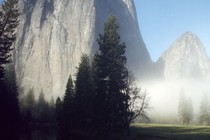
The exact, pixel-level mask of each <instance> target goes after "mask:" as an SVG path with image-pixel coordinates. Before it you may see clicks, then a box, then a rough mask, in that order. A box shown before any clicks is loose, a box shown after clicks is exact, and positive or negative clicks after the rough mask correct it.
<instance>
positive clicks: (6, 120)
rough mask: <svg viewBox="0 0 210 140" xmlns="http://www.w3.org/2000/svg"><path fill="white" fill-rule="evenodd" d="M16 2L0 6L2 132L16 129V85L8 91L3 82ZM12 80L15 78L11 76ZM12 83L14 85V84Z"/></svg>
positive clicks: (15, 23)
mask: <svg viewBox="0 0 210 140" xmlns="http://www.w3.org/2000/svg"><path fill="white" fill-rule="evenodd" d="M17 3H18V0H5V1H4V2H3V4H1V6H0V111H1V112H2V113H1V114H0V123H1V126H0V129H1V128H3V129H1V130H4V131H1V133H2V134H3V133H5V134H7V133H13V132H12V131H16V130H15V129H14V128H12V127H13V126H14V125H15V124H16V123H17V119H15V118H13V117H17V118H18V116H19V111H18V106H17V105H18V104H17V102H18V101H17V92H16V91H17V90H16V87H14V88H12V89H11V90H9V91H8V88H7V87H8V86H7V83H6V82H5V68H6V65H7V64H8V63H9V62H11V54H12V50H13V48H12V47H11V46H12V43H13V42H14V40H15V36H16V33H15V30H16V27H17V26H18V24H19V12H18V8H17ZM13 80H15V79H14V78H13ZM14 82H16V81H14ZM14 82H12V83H14ZM13 85H15V86H16V84H13ZM13 90H16V91H13ZM9 136H12V135H11V134H10V135H9ZM11 139H12V138H11Z"/></svg>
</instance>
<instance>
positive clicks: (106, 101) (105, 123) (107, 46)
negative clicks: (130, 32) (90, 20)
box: [95, 16, 128, 132]
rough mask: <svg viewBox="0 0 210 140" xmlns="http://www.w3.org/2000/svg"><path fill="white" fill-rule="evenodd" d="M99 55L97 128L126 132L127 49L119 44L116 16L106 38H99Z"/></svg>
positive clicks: (108, 26) (100, 36)
mask: <svg viewBox="0 0 210 140" xmlns="http://www.w3.org/2000/svg"><path fill="white" fill-rule="evenodd" d="M97 41H98V44H99V50H100V53H99V54H98V55H96V63H97V67H98V68H97V70H96V75H97V76H96V77H97V97H96V98H97V99H96V104H95V106H96V125H97V126H96V127H97V128H98V129H102V128H105V129H106V130H107V131H112V132H114V131H113V130H115V131H118V132H121V131H124V129H125V127H126V126H125V119H126V115H127V110H128V106H127V102H128V96H127V95H125V90H126V79H127V76H128V70H127V68H126V57H125V49H126V46H125V44H124V43H121V41H120V35H119V25H118V24H117V22H116V19H115V17H114V16H110V17H109V18H108V20H107V22H106V23H105V27H104V34H103V35H101V34H100V35H99V38H98V40H97Z"/></svg>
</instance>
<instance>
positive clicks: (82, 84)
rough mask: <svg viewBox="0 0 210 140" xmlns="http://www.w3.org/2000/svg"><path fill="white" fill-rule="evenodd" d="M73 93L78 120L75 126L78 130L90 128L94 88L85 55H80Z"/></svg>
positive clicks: (89, 66)
mask: <svg viewBox="0 0 210 140" xmlns="http://www.w3.org/2000/svg"><path fill="white" fill-rule="evenodd" d="M75 91H76V94H75V101H76V105H75V109H76V114H77V118H78V119H77V120H78V122H77V125H78V127H80V128H85V127H89V128H90V127H92V126H93V125H92V122H93V101H94V98H95V86H94V81H93V72H92V69H91V65H90V60H89V57H88V56H87V55H86V54H83V55H82V57H81V62H80V64H79V68H78V69H77V74H76V82H75Z"/></svg>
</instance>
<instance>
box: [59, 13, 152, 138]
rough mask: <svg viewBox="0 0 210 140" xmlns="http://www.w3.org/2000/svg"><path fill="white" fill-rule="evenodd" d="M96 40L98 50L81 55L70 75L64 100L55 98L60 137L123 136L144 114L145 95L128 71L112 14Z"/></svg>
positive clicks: (147, 99)
mask: <svg viewBox="0 0 210 140" xmlns="http://www.w3.org/2000/svg"><path fill="white" fill-rule="evenodd" d="M97 42H98V45H99V52H98V53H96V54H95V55H94V56H93V57H92V58H90V57H88V56H87V55H86V54H83V55H82V57H81V61H80V64H79V67H78V68H77V72H76V77H75V81H73V80H72V77H71V76H70V77H69V80H68V83H67V86H66V91H65V95H64V99H63V100H61V99H60V98H58V99H57V100H56V112H57V113H56V114H57V121H58V125H59V128H60V133H61V135H60V138H61V139H65V138H67V139H68V138H69V137H71V136H75V137H76V136H84V137H90V138H91V139H94V138H96V139H120V137H121V138H124V137H127V136H129V135H130V130H129V129H130V124H131V122H132V121H133V120H134V119H135V118H136V117H138V116H141V117H145V118H146V117H147V115H146V114H147V111H148V109H149V98H148V96H147V94H146V92H140V89H139V88H138V87H137V86H136V84H135V81H134V78H133V77H132V76H131V74H130V73H129V72H128V69H127V67H126V60H127V58H126V56H125V50H126V45H125V43H121V41H120V35H119V24H118V23H117V20H116V18H115V17H114V16H110V17H109V18H108V20H107V21H106V23H105V26H104V33H103V34H100V35H99V38H98V39H97ZM77 138H78V137H77Z"/></svg>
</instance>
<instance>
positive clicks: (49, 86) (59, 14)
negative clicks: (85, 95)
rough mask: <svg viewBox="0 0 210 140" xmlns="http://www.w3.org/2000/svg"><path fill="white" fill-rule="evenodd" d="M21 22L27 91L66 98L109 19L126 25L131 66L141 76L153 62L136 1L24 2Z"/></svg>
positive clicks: (22, 82) (21, 78) (20, 57)
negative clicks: (73, 78) (69, 82)
mask: <svg viewBox="0 0 210 140" xmlns="http://www.w3.org/2000/svg"><path fill="white" fill-rule="evenodd" d="M19 6H20V9H21V13H22V15H21V19H20V21H21V23H20V26H19V29H18V34H17V40H16V42H15V55H14V57H15V58H14V60H15V65H16V75H17V80H18V84H19V86H20V87H21V89H23V90H21V92H22V93H27V92H28V90H29V89H30V88H33V89H34V92H35V93H36V94H39V93H40V91H41V90H43V92H44V93H45V94H46V97H47V98H50V97H51V96H55V97H56V96H62V95H63V94H64V91H65V87H66V82H67V79H68V77H69V75H70V74H71V75H74V74H75V72H76V66H77V65H78V63H79V61H80V57H81V55H82V53H87V54H90V55H92V54H93V53H94V52H95V51H96V50H97V49H98V46H97V42H96V39H97V38H98V35H99V33H102V32H103V26H104V22H105V21H106V19H107V17H108V16H109V15H114V16H116V18H117V20H118V23H119V24H120V34H121V40H122V41H123V42H125V43H126V46H127V54H126V55H127V58H128V67H129V68H131V70H132V71H133V72H134V73H136V74H139V73H140V70H141V69H142V67H145V65H147V64H149V63H151V60H150V56H149V54H148V51H147V49H146V47H145V45H144V42H143V40H142V37H141V35H140V32H139V28H138V22H137V18H136V12H135V6H134V2H133V0H20V4H19Z"/></svg>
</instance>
